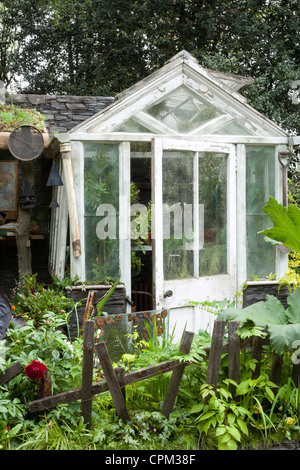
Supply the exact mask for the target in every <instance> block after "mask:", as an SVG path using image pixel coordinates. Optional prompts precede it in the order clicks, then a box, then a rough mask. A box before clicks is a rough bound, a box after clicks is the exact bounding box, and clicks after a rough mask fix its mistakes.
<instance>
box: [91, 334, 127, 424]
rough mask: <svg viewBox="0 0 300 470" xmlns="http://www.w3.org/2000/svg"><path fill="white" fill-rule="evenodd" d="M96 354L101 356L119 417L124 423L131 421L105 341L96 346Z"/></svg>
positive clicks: (101, 362)
mask: <svg viewBox="0 0 300 470" xmlns="http://www.w3.org/2000/svg"><path fill="white" fill-rule="evenodd" d="M96 352H97V354H98V356H99V359H100V364H101V366H102V369H103V372H104V375H105V380H106V382H107V384H108V387H109V390H110V393H111V396H112V399H113V402H114V405H115V407H116V412H117V415H118V416H119V417H120V418H122V419H123V420H124V421H127V420H129V414H128V411H127V408H126V402H125V400H124V396H123V394H122V390H121V388H120V385H119V382H118V379H117V376H116V373H115V370H114V368H113V365H112V362H111V359H110V357H109V354H108V351H107V347H106V344H105V343H104V341H101V342H100V343H97V344H96Z"/></svg>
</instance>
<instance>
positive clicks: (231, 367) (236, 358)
mask: <svg viewBox="0 0 300 470" xmlns="http://www.w3.org/2000/svg"><path fill="white" fill-rule="evenodd" d="M238 327H239V322H238V321H233V320H232V321H229V322H228V377H229V379H231V380H234V381H235V382H236V383H237V384H239V383H240V351H241V342H240V337H239V336H238V334H237V329H238ZM235 389H236V387H235V385H233V384H230V385H229V391H230V393H231V394H232V396H234V395H235Z"/></svg>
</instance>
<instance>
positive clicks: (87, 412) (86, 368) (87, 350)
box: [81, 320, 95, 429]
mask: <svg viewBox="0 0 300 470" xmlns="http://www.w3.org/2000/svg"><path fill="white" fill-rule="evenodd" d="M94 333H95V322H94V321H93V320H86V321H85V327H84V338H83V363H82V385H81V413H82V416H83V419H84V422H85V424H86V426H87V428H88V429H90V428H91V421H92V383H93V365H94Z"/></svg>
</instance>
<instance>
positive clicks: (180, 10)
mask: <svg viewBox="0 0 300 470" xmlns="http://www.w3.org/2000/svg"><path fill="white" fill-rule="evenodd" d="M128 12H130V13H129V14H128ZM1 14H2V18H1V24H0V40H1V43H2V44H3V47H2V48H1V49H0V63H1V69H0V79H2V80H4V81H5V83H6V84H9V83H10V82H11V83H13V85H14V86H15V87H16V88H18V89H19V90H22V91H23V90H24V85H23V83H22V84H21V83H20V80H19V78H18V77H20V76H21V77H24V79H25V81H27V83H28V85H27V86H26V87H25V92H30V93H57V94H65V93H69V94H73V95H78V94H79V95H98V96H112V95H114V94H116V93H119V92H121V91H123V90H125V89H126V88H128V87H129V86H131V85H133V84H134V83H136V82H137V81H138V80H140V79H142V78H144V77H146V76H147V75H149V73H151V72H153V71H155V70H157V69H158V68H159V67H161V66H162V65H163V64H164V62H166V61H167V60H169V59H170V57H172V56H173V55H175V54H176V53H178V52H179V51H181V50H183V49H185V50H187V51H188V52H190V53H191V54H193V55H194V56H195V57H196V58H197V59H199V61H200V63H201V64H202V65H204V66H206V67H209V68H212V69H217V70H220V71H223V72H228V73H235V74H240V75H249V76H252V77H253V78H254V79H255V86H252V87H250V88H249V89H248V90H246V91H245V92H244V93H245V95H246V96H247V98H248V100H249V103H250V104H251V105H252V106H254V107H255V108H256V109H257V110H258V111H260V112H262V113H263V114H264V115H266V116H268V117H269V118H271V119H273V120H275V121H276V122H277V123H278V124H281V125H282V127H283V128H284V129H289V130H290V131H291V132H295V133H298V134H299V120H298V113H299V111H298V109H297V106H295V105H294V104H293V103H292V101H291V97H290V96H289V90H290V89H291V84H292V82H293V81H295V80H298V79H299V72H298V71H299V53H298V44H299V14H300V7H299V3H298V2H297V1H290V2H286V1H284V0H278V1H276V2H269V1H266V0H263V1H261V0H240V1H236V0H230V1H225V0H217V1H216V0H214V1H211V0H205V1H201V2H199V0H192V1H189V2H187V1H186V2H183V1H182V0H165V1H164V2H161V1H160V0H152V1H151V2H150V1H149V0H148V1H143V2H136V1H134V0H123V1H122V2H119V1H118V0H112V1H110V2H107V1H104V0H99V1H97V2H92V1H90V0H81V1H79V0H67V1H61V0H51V1H49V2H46V1H45V0H40V1H38V2H35V3H33V2H32V1H31V0H22V1H21V0H13V1H8V0H5V1H3V2H1ZM41 58H42V60H41ZM25 83H26V82H25Z"/></svg>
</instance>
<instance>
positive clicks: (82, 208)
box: [50, 51, 292, 331]
mask: <svg viewBox="0 0 300 470" xmlns="http://www.w3.org/2000/svg"><path fill="white" fill-rule="evenodd" d="M252 83H253V81H252V79H249V78H245V77H241V76H235V75H230V74H224V73H219V72H216V71H212V70H208V69H205V68H203V67H202V66H201V65H199V63H198V62H197V60H196V59H195V58H193V57H192V56H191V55H190V54H189V53H187V52H185V51H182V52H181V53H179V54H177V55H176V56H175V57H173V58H172V59H171V60H169V61H168V62H167V63H166V64H165V65H164V66H163V67H162V68H161V69H160V70H158V71H157V72H155V73H153V74H151V75H150V76H149V77H147V78H146V79H144V80H141V81H140V82H138V83H137V84H136V85H134V86H132V87H131V88H129V89H128V90H126V91H124V92H123V93H121V94H119V95H118V96H117V97H116V98H115V100H114V102H113V103H112V104H111V105H109V106H108V107H107V108H105V109H104V110H103V111H101V112H99V113H98V114H96V115H94V116H93V117H91V118H89V119H87V120H86V121H84V122H83V123H82V124H80V125H78V126H76V127H75V128H73V129H71V131H70V132H69V133H68V134H61V135H57V136H56V137H55V139H54V141H53V142H52V148H56V155H55V161H56V163H57V166H58V167H59V170H60V173H61V177H62V180H63V182H64V185H63V186H60V187H58V188H56V193H55V197H56V199H57V201H58V203H59V207H58V208H57V209H53V218H52V227H53V230H52V243H51V247H52V251H51V260H50V261H51V265H52V268H53V272H54V273H55V274H57V275H58V276H60V277H62V276H63V275H64V267H65V262H66V256H67V255H68V249H69V248H68V247H70V249H69V251H70V253H69V258H70V267H71V275H72V276H74V275H76V274H77V275H78V276H79V278H80V279H81V280H82V281H89V282H97V281H99V280H101V279H104V278H106V277H113V278H116V277H117V276H118V273H119V272H120V273H121V281H122V282H123V283H124V285H125V288H126V295H127V296H128V297H129V298H131V295H132V293H131V291H132V284H133V282H134V280H133V276H132V272H131V267H132V265H133V261H134V260H135V257H136V258H137V259H139V260H142V263H141V264H142V266H141V265H140V272H139V275H140V277H142V276H143V273H144V274H145V276H146V275H147V276H148V280H149V276H150V282H151V284H152V294H153V308H154V309H161V308H167V309H171V311H172V318H173V322H174V323H175V322H176V323H177V324H178V325H179V330H180V331H182V328H181V326H182V325H185V324H187V325H188V327H189V328H190V329H194V330H195V329H197V328H206V327H207V324H208V322H209V317H208V314H206V313H205V312H203V311H202V310H200V309H199V308H198V307H197V305H190V302H194V303H197V302H202V301H206V300H222V299H224V298H227V299H230V298H233V297H234V296H235V294H236V293H237V292H238V291H239V289H240V287H241V285H242V284H243V283H244V282H245V281H246V280H248V279H251V276H252V275H256V276H258V277H259V278H260V279H263V278H266V277H267V276H269V275H270V273H272V274H273V275H276V277H277V279H278V278H279V277H280V276H282V275H283V273H284V272H285V271H286V269H287V255H286V254H284V253H282V252H281V251H279V250H278V249H277V248H276V247H274V246H272V245H269V244H268V243H266V242H265V241H264V238H263V237H262V236H261V235H259V234H258V232H259V231H260V230H262V229H263V228H264V227H265V226H266V224H267V220H266V216H265V213H264V211H263V206H264V205H265V204H266V203H267V202H268V200H269V197H270V196H272V197H275V198H276V199H277V200H278V201H279V202H282V201H283V189H284V184H283V178H282V168H281V165H280V162H279V160H278V154H279V153H280V152H282V151H285V150H286V149H287V146H288V145H290V144H291V143H292V142H291V140H290V138H289V136H288V133H287V132H285V131H284V130H282V129H281V128H279V127H278V126H277V125H276V124H275V123H273V122H272V121H270V120H269V119H267V118H266V117H264V116H263V115H261V114H260V113H258V112H257V111H256V110H255V109H253V108H251V107H250V106H249V105H248V104H247V101H246V99H245V98H244V97H243V96H242V95H241V94H240V91H241V90H242V89H243V88H244V87H246V86H248V85H251V84H252ZM54 229H56V230H54ZM149 232H150V236H151V240H150V241H149V239H148V237H149ZM69 236H70V242H69V239H68V237H69ZM53 237H56V238H55V239H53ZM139 256H140V258H138V257H139ZM128 309H130V305H129V304H128Z"/></svg>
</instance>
